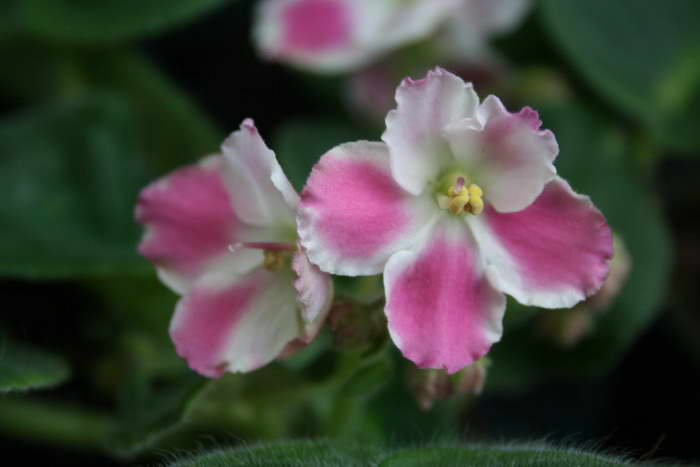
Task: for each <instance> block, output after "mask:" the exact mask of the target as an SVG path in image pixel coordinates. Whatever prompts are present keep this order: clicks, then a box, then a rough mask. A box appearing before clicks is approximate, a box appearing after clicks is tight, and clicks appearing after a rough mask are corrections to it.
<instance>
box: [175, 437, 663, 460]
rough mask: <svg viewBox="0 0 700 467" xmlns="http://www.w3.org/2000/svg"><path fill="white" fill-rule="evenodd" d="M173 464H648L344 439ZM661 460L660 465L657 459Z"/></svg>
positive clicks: (502, 448) (588, 453)
mask: <svg viewBox="0 0 700 467" xmlns="http://www.w3.org/2000/svg"><path fill="white" fill-rule="evenodd" d="M170 465H171V466H172V467H189V466H197V467H219V466H220V467H224V466H226V467H228V466H237V465H241V466H243V465H245V466H260V467H262V466H266V467H276V466H279V467H282V466H284V467H289V466H300V467H301V466H305V467H306V466H310V467H314V466H318V467H321V466H323V467H327V466H331V467H332V466H358V467H359V466H366V467H372V466H379V467H409V466H433V465H435V466H453V465H454V466H458V465H459V466H477V465H478V466H484V467H490V466H504V465H513V466H515V465H517V466H539V465H557V466H562V467H566V466H576V467H606V466H615V465H645V464H644V463H643V462H642V463H640V462H637V461H632V460H629V459H626V458H623V457H616V456H610V455H605V454H601V453H597V452H595V451H593V450H590V449H579V448H574V447H564V448H557V447H552V446H549V445H546V444H544V443H525V444H512V443H500V444H494V445H488V444H478V445H463V444H457V443H455V444H442V445H440V444H433V445H428V446H424V447H412V448H405V449H399V450H391V449H388V448H386V447H383V446H377V445H372V444H362V445H358V444H355V443H352V442H347V441H341V440H314V441H310V440H300V441H291V440H285V441H278V442H275V443H265V444H255V445H251V446H241V447H237V448H229V449H218V450H214V451H211V452H208V453H203V454H198V455H193V456H189V457H187V458H184V459H180V460H178V461H175V462H173V463H172V464H170ZM654 465H660V464H654Z"/></svg>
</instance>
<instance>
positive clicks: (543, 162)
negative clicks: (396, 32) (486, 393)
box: [297, 68, 612, 373]
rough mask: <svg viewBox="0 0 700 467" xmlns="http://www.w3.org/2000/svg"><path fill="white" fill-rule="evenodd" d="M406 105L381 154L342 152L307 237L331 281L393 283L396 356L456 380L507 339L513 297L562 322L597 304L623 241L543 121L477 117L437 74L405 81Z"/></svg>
mask: <svg viewBox="0 0 700 467" xmlns="http://www.w3.org/2000/svg"><path fill="white" fill-rule="evenodd" d="M396 100H397V103H398V107H397V108H396V109H395V110H393V111H391V112H390V113H389V114H388V116H387V118H386V125H387V128H386V131H385V132H384V135H383V136H382V139H383V141H384V142H383V143H379V142H367V141H360V142H354V143H347V144H343V145H340V146H338V147H336V148H334V149H331V150H330V151H329V152H327V153H326V154H325V155H324V156H323V157H322V158H321V160H320V161H319V163H318V164H317V165H316V166H315V168H314V170H313V172H312V174H311V176H310V178H309V180H308V182H307V185H306V187H305V188H304V190H303V192H302V195H301V204H300V206H299V210H298V220H297V223H298V227H299V235H300V239H301V244H302V245H303V247H304V248H305V249H306V250H307V253H308V255H309V258H310V260H311V262H312V263H315V264H317V265H318V266H319V267H320V268H321V270H323V271H326V272H331V273H335V274H343V275H350V276H355V275H368V274H378V273H381V272H384V286H385V293H386V306H385V313H386V316H387V318H388V325H389V332H390V334H391V337H392V339H393V341H394V343H395V344H396V345H397V346H398V347H399V348H400V349H401V351H402V352H403V354H404V355H405V356H406V357H407V358H409V359H410V360H412V361H413V362H414V363H416V364H417V365H418V366H419V367H421V368H444V369H446V370H447V371H448V372H450V373H453V372H456V371H458V370H460V369H461V368H464V367H465V366H467V365H469V364H471V363H473V362H475V361H477V360H478V359H479V358H481V357H482V356H483V355H484V354H486V353H487V352H488V351H489V349H490V347H491V345H492V344H493V343H495V342H497V341H498V340H499V339H500V337H501V334H502V316H503V313H504V310H505V304H506V301H505V296H504V294H509V295H511V296H513V297H514V298H515V299H516V300H518V301H519V302H521V303H524V304H526V305H535V306H540V307H545V308H561V307H571V306H573V305H574V304H576V303H577V302H579V301H581V300H583V299H584V298H586V297H588V296H590V295H592V294H593V293H595V292H596V291H597V290H598V289H599V288H600V286H601V284H602V283H603V281H604V280H605V277H606V275H607V273H608V260H609V259H610V257H611V256H612V240H611V233H610V229H609V227H608V225H607V223H606V221H605V218H604V217H603V215H602V214H601V213H600V212H599V211H598V210H597V209H596V208H595V207H594V206H593V204H592V203H591V201H590V200H589V199H588V198H587V197H585V196H582V195H579V194H577V193H575V192H574V191H573V190H572V188H571V187H570V186H569V184H568V183H567V182H566V181H564V180H563V179H561V178H559V177H558V176H557V174H556V170H555V168H554V165H553V162H554V159H555V157H556V156H557V154H558V145H557V142H556V140H555V138H554V135H553V134H552V133H551V132H550V131H547V130H541V129H540V125H541V122H540V120H539V117H538V115H537V112H535V111H534V110H532V109H530V108H528V107H526V108H524V109H522V110H521V111H520V112H518V113H510V112H508V111H507V110H506V109H505V107H504V106H503V104H502V103H501V101H500V100H499V99H498V98H497V97H495V96H489V97H487V98H486V99H485V100H484V102H483V103H479V98H478V96H477V95H476V93H475V92H474V90H473V88H472V86H471V84H465V83H464V82H463V81H462V80H461V79H460V78H458V77H456V76H455V75H453V74H451V73H449V72H447V71H444V70H442V69H439V68H438V69H436V70H434V71H432V72H430V73H429V74H428V76H427V77H426V78H425V79H422V80H419V81H413V80H411V79H406V80H404V81H403V83H402V84H401V85H400V86H399V88H398V90H397V92H396Z"/></svg>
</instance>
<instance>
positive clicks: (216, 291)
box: [170, 267, 303, 378]
mask: <svg viewBox="0 0 700 467" xmlns="http://www.w3.org/2000/svg"><path fill="white" fill-rule="evenodd" d="M292 280H293V277H292V275H291V271H288V270H287V271H283V272H279V273H272V272H269V271H267V270H265V269H264V268H262V267H260V268H257V269H255V270H254V271H253V272H251V273H250V274H246V275H231V274H228V273H225V272H223V271H216V272H212V273H209V274H207V275H205V276H204V277H202V278H201V279H200V280H199V281H198V282H197V283H196V284H195V286H194V287H193V289H192V290H191V291H190V292H189V293H188V294H187V295H185V297H183V298H182V299H181V300H180V302H179V303H178V305H177V309H176V311H175V315H174V316H173V320H172V322H171V326H170V336H171V338H172V339H173V342H174V343H175V347H176V350H177V353H178V354H179V355H180V356H181V357H183V358H184V359H186V360H187V362H188V364H189V365H190V367H191V368H192V369H193V370H195V371H197V372H198V373H200V374H202V375H204V376H208V377H212V378H217V377H219V376H221V375H222V374H223V373H224V372H225V371H230V372H247V371H252V370H255V369H256V368H259V367H261V366H263V365H265V364H267V363H269V362H270V361H272V360H273V359H275V358H277V356H278V355H279V354H280V353H281V352H282V350H283V349H284V348H285V346H286V345H287V344H288V343H289V342H291V341H292V340H294V339H297V338H299V337H301V336H303V331H302V329H301V326H300V320H299V315H298V312H297V302H296V291H295V290H294V287H293V285H292Z"/></svg>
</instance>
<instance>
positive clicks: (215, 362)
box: [136, 120, 333, 377]
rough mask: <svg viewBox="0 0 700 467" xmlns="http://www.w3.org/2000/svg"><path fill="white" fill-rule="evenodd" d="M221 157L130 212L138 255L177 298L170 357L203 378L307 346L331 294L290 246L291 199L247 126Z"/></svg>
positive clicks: (155, 191)
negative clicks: (139, 234)
mask: <svg viewBox="0 0 700 467" xmlns="http://www.w3.org/2000/svg"><path fill="white" fill-rule="evenodd" d="M221 149H222V154H221V155H214V156H209V157H207V158H205V159H203V160H202V161H201V162H200V163H198V164H197V165H193V166H188V167H184V168H181V169H179V170H176V171H174V172H173V173H171V174H169V175H167V176H165V177H163V178H162V179H160V180H157V181H155V182H154V183H152V184H151V185H149V186H148V187H146V188H145V189H144V190H143V191H142V192H141V194H140V196H139V200H138V205H137V207H136V219H137V220H138V221H139V222H140V223H142V224H143V225H144V226H145V227H146V231H145V234H144V236H143V239H142V241H141V243H140V245H139V252H140V253H141V254H142V255H143V256H145V257H146V258H147V259H149V260H150V261H151V262H152V263H154V264H155V265H156V267H157V271H158V275H159V277H160V278H161V279H162V281H163V282H164V283H165V284H167V285H168V286H169V287H170V288H172V289H173V290H174V291H175V292H177V293H179V294H181V295H182V296H183V297H182V298H181V299H180V301H179V302H178V304H177V308H176V311H175V315H174V316H173V319H172V322H171V326H170V335H171V337H172V339H173V342H174V343H175V347H176V350H177V352H178V354H179V355H180V356H182V357H183V358H185V359H186V360H187V362H188V363H189V365H190V367H191V368H192V369H193V370H195V371H197V372H198V373H200V374H202V375H204V376H209V377H219V376H221V375H222V374H223V373H224V372H225V371H230V372H246V371H251V370H254V369H256V368H259V367H261V366H263V365H265V364H267V363H269V362H270V361H272V360H273V359H275V358H277V357H278V356H279V355H280V354H281V353H282V352H283V351H284V350H285V348H287V347H288V346H289V345H290V344H292V345H294V344H296V343H298V342H299V341H301V342H309V341H310V340H311V339H312V338H313V337H314V336H315V334H316V333H317V332H318V330H319V328H320V326H321V324H322V323H323V320H324V319H325V316H326V314H327V312H328V310H329V308H330V304H331V301H332V294H333V291H332V285H331V280H330V276H329V275H327V274H324V273H322V272H321V271H319V269H318V268H317V267H316V266H314V265H312V264H311V263H309V261H308V259H307V257H306V255H305V254H304V252H303V250H302V249H301V248H300V247H298V245H297V238H296V237H297V235H296V227H295V212H296V208H297V205H298V203H299V196H298V195H297V193H296V192H295V191H294V188H292V186H291V185H290V183H289V181H288V180H287V177H286V176H285V175H284V173H283V172H282V169H281V168H280V166H279V164H278V163H277V161H276V159H275V154H274V153H273V152H272V151H271V150H270V149H268V147H267V146H266V145H265V143H264V142H263V140H262V138H261V137H260V135H259V133H258V131H257V129H256V128H255V125H254V124H253V121H252V120H246V121H244V122H243V124H242V125H241V128H240V130H239V131H236V132H235V133H233V134H232V135H231V136H229V137H228V139H226V141H224V143H223V145H222V148H221Z"/></svg>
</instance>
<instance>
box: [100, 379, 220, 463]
mask: <svg viewBox="0 0 700 467" xmlns="http://www.w3.org/2000/svg"><path fill="white" fill-rule="evenodd" d="M206 383H207V381H206V380H205V379H204V378H202V377H201V376H198V375H196V374H195V373H193V372H189V371H187V372H185V373H183V374H182V375H181V376H180V377H179V378H177V379H175V380H173V381H168V382H167V383H165V384H159V385H158V386H156V385H154V382H153V381H151V380H150V379H149V378H147V377H146V376H145V375H134V377H133V378H132V379H131V380H130V382H129V383H128V384H126V385H125V386H124V387H123V388H122V390H121V391H120V392H121V400H120V413H119V417H118V421H117V423H116V424H115V430H114V432H113V435H112V437H111V439H110V442H109V444H110V447H111V448H112V449H114V450H115V451H116V452H118V453H119V454H121V455H125V456H129V455H134V454H137V453H139V452H142V451H143V450H145V449H148V448H150V447H151V446H153V445H154V444H156V443H157V442H158V441H160V440H161V439H163V438H164V437H165V436H167V435H168V434H170V433H173V432H174V431H175V430H177V429H178V428H179V426H180V425H181V423H182V421H183V415H184V413H185V410H186V409H187V407H188V406H189V404H190V403H191V401H192V400H193V398H195V397H196V396H197V394H199V392H200V391H201V390H202V389H203V388H204V386H205V385H206Z"/></svg>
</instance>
